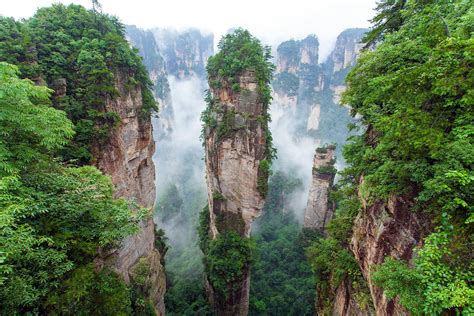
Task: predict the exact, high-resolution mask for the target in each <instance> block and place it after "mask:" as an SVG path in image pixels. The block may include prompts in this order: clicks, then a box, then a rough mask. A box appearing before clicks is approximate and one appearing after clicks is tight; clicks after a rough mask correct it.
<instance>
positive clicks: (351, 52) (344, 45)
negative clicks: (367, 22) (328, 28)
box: [329, 29, 367, 73]
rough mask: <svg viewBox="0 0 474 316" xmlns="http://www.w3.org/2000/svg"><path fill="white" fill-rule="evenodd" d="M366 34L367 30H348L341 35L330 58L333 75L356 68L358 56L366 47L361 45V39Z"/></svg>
mask: <svg viewBox="0 0 474 316" xmlns="http://www.w3.org/2000/svg"><path fill="white" fill-rule="evenodd" d="M365 32H367V30H366V29H348V30H345V31H343V32H342V33H341V34H339V36H338V37H337V39H336V46H335V47H334V50H333V51H332V53H331V55H330V57H329V59H330V62H332V72H333V73H336V72H338V71H341V70H343V69H347V68H349V67H350V66H354V64H355V61H356V59H357V56H358V55H359V52H360V50H361V49H362V47H363V46H364V45H363V44H361V43H360V39H361V37H362V36H363V34H364V33H365Z"/></svg>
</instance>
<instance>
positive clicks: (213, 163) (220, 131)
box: [202, 29, 273, 315]
mask: <svg viewBox="0 0 474 316" xmlns="http://www.w3.org/2000/svg"><path fill="white" fill-rule="evenodd" d="M219 48H220V52H219V53H218V54H216V55H215V56H213V57H211V58H210V59H209V63H208V66H207V70H208V74H209V86H210V89H209V94H208V98H207V101H208V107H207V109H206V110H205V111H204V112H203V115H202V119H203V140H204V146H205V151H206V174H207V184H208V198H209V200H208V201H209V205H208V209H209V213H208V214H207V215H208V226H207V229H208V236H207V237H208V238H209V242H208V246H207V247H206V248H205V249H203V252H204V254H205V265H206V276H207V281H208V294H209V299H210V302H211V304H212V305H213V306H214V308H215V309H216V312H217V313H218V314H219V315H246V314H247V313H248V304H249V286H250V280H249V278H250V264H251V262H252V249H253V246H252V245H253V244H252V241H251V240H250V239H249V236H250V228H251V223H252V221H253V220H254V219H255V218H256V217H258V216H259V215H260V213H261V211H262V208H263V205H264V202H265V195H266V191H267V180H268V174H269V168H270V161H271V158H272V155H273V149H272V147H271V135H270V132H269V129H268V121H269V115H268V113H267V111H268V106H269V103H270V93H271V91H270V87H269V84H270V81H271V76H272V72H273V65H272V64H271V63H270V61H269V59H270V57H271V56H270V53H269V49H268V48H264V47H262V45H261V44H260V42H259V41H258V40H257V39H256V38H254V37H253V36H252V35H250V33H249V32H248V31H244V30H241V29H238V30H236V31H235V32H234V33H232V34H229V35H226V36H225V37H224V38H223V39H222V40H221V42H220V44H219Z"/></svg>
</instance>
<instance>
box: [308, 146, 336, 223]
mask: <svg viewBox="0 0 474 316" xmlns="http://www.w3.org/2000/svg"><path fill="white" fill-rule="evenodd" d="M335 149H336V147H335V146H333V145H329V146H327V147H320V148H317V149H316V152H315V154H314V160H313V180H312V182H311V186H310V190H309V195H308V204H307V206H306V209H305V212H304V222H303V227H304V228H310V229H314V230H317V231H320V232H324V229H325V227H326V224H327V223H328V222H329V221H330V220H331V218H332V216H333V214H334V207H333V205H332V203H331V202H330V201H329V192H330V189H331V187H332V185H333V182H334V176H335V175H336V169H335V168H334V163H335V159H334V157H335V153H334V151H335Z"/></svg>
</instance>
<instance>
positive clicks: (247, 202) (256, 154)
mask: <svg viewBox="0 0 474 316" xmlns="http://www.w3.org/2000/svg"><path fill="white" fill-rule="evenodd" d="M239 84H240V88H241V90H243V91H245V92H240V93H235V92H233V91H232V89H231V88H230V87H229V86H223V87H222V88H217V89H214V88H211V94H212V95H213V96H216V97H217V102H218V106H219V107H220V109H221V111H222V114H221V115H218V116H217V117H216V119H217V124H229V126H228V127H227V128H228V130H229V133H228V134H229V135H222V132H220V129H219V128H214V129H209V130H208V133H206V139H205V149H206V171H207V182H208V192H209V209H210V210H211V233H212V237H215V236H217V234H218V233H219V232H223V231H225V230H226V229H227V228H228V227H227V225H236V224H238V223H239V221H242V220H243V221H242V225H241V226H238V227H233V228H236V229H237V231H238V233H239V234H241V235H242V236H247V237H248V236H249V235H250V224H251V223H252V221H253V220H254V219H255V218H256V217H258V216H259V215H260V212H261V210H262V208H263V204H264V202H265V197H264V195H263V194H262V193H261V192H260V190H259V188H258V183H259V179H260V178H261V177H264V178H265V179H266V178H267V177H266V176H265V175H263V174H262V172H261V171H260V170H261V168H259V167H260V164H261V162H262V161H263V160H265V159H267V143H266V139H265V137H266V130H265V128H264V126H262V124H261V123H260V122H259V121H258V117H261V116H263V115H265V114H266V113H265V109H264V107H263V104H261V103H259V102H258V95H257V80H256V78H255V74H254V73H253V72H251V71H248V72H246V73H244V74H242V75H240V76H239ZM216 195H219V196H221V195H222V196H223V198H224V201H222V200H221V199H220V198H216ZM220 214H222V215H225V217H229V218H228V220H224V221H222V222H218V220H217V217H219V216H220Z"/></svg>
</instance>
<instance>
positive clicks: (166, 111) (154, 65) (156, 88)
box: [126, 25, 174, 139]
mask: <svg viewBox="0 0 474 316" xmlns="http://www.w3.org/2000/svg"><path fill="white" fill-rule="evenodd" d="M126 31H127V34H126V36H127V40H128V41H129V43H130V44H131V45H132V46H133V47H135V48H137V49H138V52H139V54H140V56H142V58H143V64H144V65H145V67H146V69H147V70H148V73H149V75H150V79H151V81H152V83H153V88H152V92H153V96H154V97H155V99H156V101H157V102H158V103H159V106H160V117H159V119H157V120H155V122H154V135H155V137H156V138H157V139H160V138H162V137H166V136H167V135H169V133H170V132H171V130H172V126H173V119H174V114H173V104H172V100H171V90H170V85H169V82H168V72H167V70H166V66H165V61H164V59H163V56H162V53H161V52H160V50H159V48H158V44H157V43H156V41H155V37H154V35H153V33H152V32H151V31H148V30H142V29H139V28H137V27H136V26H134V25H128V26H127V27H126Z"/></svg>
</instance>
